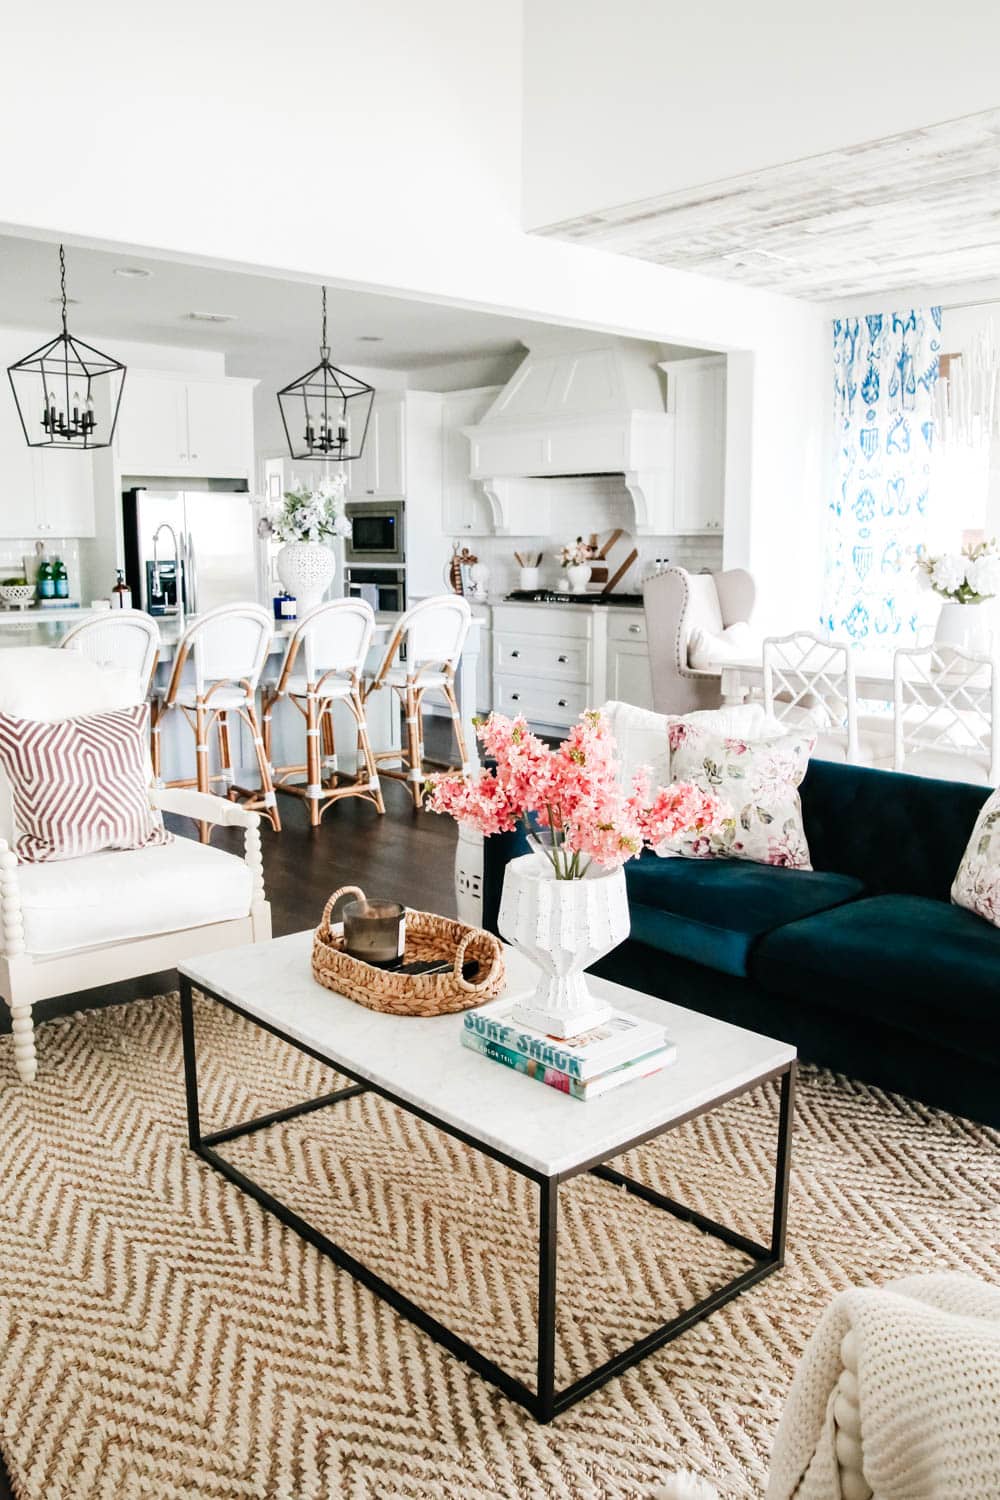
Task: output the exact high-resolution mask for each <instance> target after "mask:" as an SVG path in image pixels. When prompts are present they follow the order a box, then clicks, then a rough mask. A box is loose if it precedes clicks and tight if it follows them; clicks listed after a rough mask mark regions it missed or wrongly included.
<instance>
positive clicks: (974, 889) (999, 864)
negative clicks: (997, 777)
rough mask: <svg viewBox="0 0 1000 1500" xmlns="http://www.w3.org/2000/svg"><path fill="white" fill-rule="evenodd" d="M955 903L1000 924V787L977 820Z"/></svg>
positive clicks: (954, 891) (954, 892)
mask: <svg viewBox="0 0 1000 1500" xmlns="http://www.w3.org/2000/svg"><path fill="white" fill-rule="evenodd" d="M951 899H952V901H953V902H954V903H955V905H956V906H964V907H966V909H967V910H968V911H974V912H975V913H976V915H977V916H979V917H985V918H986V920H987V922H992V923H993V926H994V927H1000V788H998V790H997V791H995V792H994V793H993V795H992V797H989V798H988V799H987V801H986V803H985V805H984V807H983V810H982V812H981V813H980V814H979V817H978V818H977V819H976V826H975V828H974V829H973V830H972V837H971V839H970V840H969V846H968V848H967V849H966V851H965V853H964V854H963V855H962V863H961V864H960V865H959V867H958V874H957V875H956V876H955V882H954V884H953V885H952V888H951Z"/></svg>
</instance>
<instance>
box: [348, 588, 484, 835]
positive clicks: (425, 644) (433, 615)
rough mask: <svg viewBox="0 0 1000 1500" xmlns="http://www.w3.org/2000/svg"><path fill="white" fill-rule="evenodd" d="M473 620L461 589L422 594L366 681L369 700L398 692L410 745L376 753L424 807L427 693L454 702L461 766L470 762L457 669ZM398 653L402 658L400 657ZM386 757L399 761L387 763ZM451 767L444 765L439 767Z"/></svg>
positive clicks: (451, 706)
mask: <svg viewBox="0 0 1000 1500" xmlns="http://www.w3.org/2000/svg"><path fill="white" fill-rule="evenodd" d="M471 624H472V611H471V609H470V608H469V606H468V604H467V603H466V601H465V600H464V599H463V598H461V596H460V595H458V594H435V595H434V596H433V597H432V598H430V599H422V600H421V601H420V603H419V604H414V605H413V607H412V608H411V609H408V610H407V611H406V613H405V614H404V615H403V616H402V618H401V619H400V621H399V623H398V624H397V626H396V629H395V631H394V632H393V635H392V639H391V640H390V641H389V644H388V646H387V647H386V652H385V656H384V657H383V659H382V664H381V666H380V667H379V669H378V671H377V672H376V673H375V675H374V676H373V677H372V678H371V680H370V681H369V682H367V683H366V684H365V699H366V701H367V699H368V698H369V697H370V696H371V694H372V693H374V692H378V691H379V690H380V689H381V688H384V687H387V688H389V689H390V690H391V691H392V692H394V693H395V694H396V695H397V697H398V698H399V700H400V702H401V703H402V704H403V709H404V713H405V715H406V744H405V745H404V746H403V747H402V749H400V750H381V751H379V752H378V753H377V754H376V756H375V761H376V763H377V765H378V766H379V768H380V770H381V773H382V775H383V776H391V777H393V778H394V779H396V780H397V781H405V782H406V783H407V784H408V786H409V788H410V794H411V796H412V797H413V804H414V806H415V807H416V808H418V809H419V808H420V807H422V806H423V797H424V792H423V788H424V783H425V781H426V780H427V770H426V768H425V762H424V735H423V723H422V712H423V702H424V696H425V694H427V693H428V692H439V693H440V694H441V695H442V697H443V698H444V700H445V702H446V704H447V705H448V711H449V714H450V716H451V722H452V727H453V729H454V733H455V743H456V745H457V747H458V753H459V758H460V760H461V769H462V771H463V772H465V773H466V774H468V773H469V772H470V771H471V769H472V767H471V764H470V762H469V754H468V747H467V746H466V743H465V732H464V730H463V728H462V715H461V712H460V711H459V706H458V699H457V697H456V695H455V674H456V672H457V670H458V664H459V662H460V661H461V659H462V650H463V648H464V646H465V641H466V637H467V636H468V634H469V629H470V627H471ZM397 658H398V660H397ZM386 761H390V762H391V761H398V762H399V765H398V766H396V767H392V766H390V767H386V766H385V762H386ZM445 769H451V768H450V767H444V766H439V765H438V764H437V763H436V762H435V763H434V765H433V770H435V771H438V770H445Z"/></svg>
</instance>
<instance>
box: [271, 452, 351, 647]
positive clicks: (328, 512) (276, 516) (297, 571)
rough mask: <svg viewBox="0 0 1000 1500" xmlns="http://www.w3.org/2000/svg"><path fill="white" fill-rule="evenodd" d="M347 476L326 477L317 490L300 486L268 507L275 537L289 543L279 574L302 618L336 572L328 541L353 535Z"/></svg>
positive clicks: (280, 555) (281, 555)
mask: <svg viewBox="0 0 1000 1500" xmlns="http://www.w3.org/2000/svg"><path fill="white" fill-rule="evenodd" d="M346 484H347V481H346V479H345V478H344V475H343V474H331V475H328V476H327V477H326V478H324V479H321V480H320V482H319V484H318V485H316V487H315V489H312V488H310V487H309V486H308V485H304V484H300V485H298V486H297V487H296V488H295V489H294V490H286V491H285V494H284V496H283V497H282V499H281V500H279V501H276V502H275V504H274V505H273V506H272V507H271V508H270V509H269V511H268V516H267V520H268V524H269V526H270V532H271V535H272V536H273V537H276V538H277V540H278V541H279V542H284V544H285V545H284V546H283V547H282V549H281V551H280V552H279V553H278V556H277V559H276V563H277V568H278V577H279V578H280V579H281V582H282V584H283V585H284V588H285V590H286V592H287V593H289V594H293V595H294V597H295V601H296V605H297V613H298V615H299V617H300V618H301V616H302V615H303V614H305V612H306V610H308V609H312V607H313V605H314V604H318V603H319V602H320V600H321V599H322V597H323V595H324V594H325V593H326V591H327V589H328V588H329V587H330V583H331V581H332V579H333V575H334V573H335V572H336V571H337V559H336V557H335V556H334V554H333V552H332V551H331V549H330V546H329V543H330V542H332V541H333V540H334V539H335V538H336V537H338V536H349V535H350V532H351V523H350V521H349V520H348V518H347V515H346V513H345V510H344V490H345V488H346Z"/></svg>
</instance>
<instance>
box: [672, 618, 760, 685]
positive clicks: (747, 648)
mask: <svg viewBox="0 0 1000 1500" xmlns="http://www.w3.org/2000/svg"><path fill="white" fill-rule="evenodd" d="M759 650H760V641H759V639H758V638H757V636H756V635H755V634H754V632H753V630H752V628H751V626H750V625H749V624H748V623H747V621H746V620H737V622H736V623H735V625H727V626H725V628H724V629H723V630H721V631H720V632H719V633H718V634H716V633H715V632H714V631H712V630H702V629H698V628H695V629H694V630H692V631H691V633H690V635H689V636H688V666H690V667H693V668H694V669H695V671H696V672H710V671H712V669H713V668H714V667H726V666H729V665H730V663H732V662H745V661H747V660H748V658H750V657H752V656H755V655H756V654H757V653H758V652H759Z"/></svg>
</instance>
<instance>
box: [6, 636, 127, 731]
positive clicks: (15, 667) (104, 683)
mask: <svg viewBox="0 0 1000 1500" xmlns="http://www.w3.org/2000/svg"><path fill="white" fill-rule="evenodd" d="M138 701H140V700H139V698H138V695H137V690H136V676H135V672H134V671H131V670H129V669H128V668H127V667H104V666H101V665H100V663H98V662H96V661H91V660H90V658H89V657H88V656H83V655H81V653H80V652H79V651H54V650H52V649H51V647H49V646H14V647H12V648H11V650H9V651H0V714H10V715H11V716H12V717H13V718H16V719H33V720H34V721H35V722H36V723H42V724H51V723H54V722H56V721H57V720H59V719H76V718H79V717H80V716H81V715H82V714H101V713H106V712H108V711H109V710H111V709H116V708H130V707H131V706H132V705H133V704H134V703H136V702H138Z"/></svg>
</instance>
